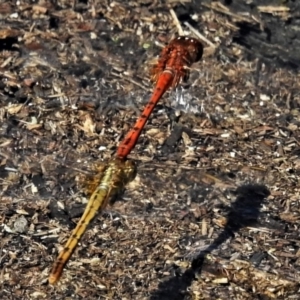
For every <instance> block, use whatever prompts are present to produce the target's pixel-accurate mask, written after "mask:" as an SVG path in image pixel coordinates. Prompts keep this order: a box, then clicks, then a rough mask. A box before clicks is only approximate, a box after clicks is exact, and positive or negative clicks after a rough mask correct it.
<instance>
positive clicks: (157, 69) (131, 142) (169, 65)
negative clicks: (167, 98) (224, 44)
mask: <svg viewBox="0 0 300 300" xmlns="http://www.w3.org/2000/svg"><path fill="white" fill-rule="evenodd" d="M202 54H203V46H202V44H201V43H200V41H198V40H196V39H193V38H189V37H177V38H175V39H174V40H172V41H171V42H170V44H169V45H167V46H166V47H165V48H164V49H163V50H162V52H161V55H160V58H159V60H158V63H157V64H156V66H154V68H153V70H152V76H151V79H152V80H153V81H154V82H155V88H154V92H153V94H152V96H151V98H150V100H149V102H148V104H147V105H146V107H145V109H144V111H143V113H142V115H141V116H140V117H139V119H138V120H137V121H136V123H135V125H134V127H133V128H132V129H131V130H130V131H129V132H128V134H127V135H126V137H125V139H124V140H123V141H122V142H121V144H120V145H119V148H118V150H117V157H119V158H122V159H125V158H126V157H127V156H128V154H129V153H130V152H131V151H132V149H133V148H134V146H135V144H136V143H137V140H138V138H139V136H140V134H141V132H142V130H143V128H144V126H145V124H146V122H147V120H148V119H149V117H150V115H151V113H152V111H153V109H154V108H155V106H156V104H157V103H158V101H159V100H160V99H161V97H162V96H163V95H164V93H165V92H166V91H167V90H168V88H169V87H173V88H174V87H176V86H177V85H178V84H179V82H180V80H181V79H182V78H183V79H186V78H187V77H188V74H189V71H188V67H190V66H191V65H192V64H193V63H194V62H196V61H198V60H200V59H201V57H202Z"/></svg>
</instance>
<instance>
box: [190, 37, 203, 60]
mask: <svg viewBox="0 0 300 300" xmlns="http://www.w3.org/2000/svg"><path fill="white" fill-rule="evenodd" d="M189 44H190V45H189V54H190V57H191V61H192V62H193V63H194V62H197V61H199V60H200V59H201V58H202V55H203V45H202V44H201V42H200V41H198V40H196V39H190V40H189Z"/></svg>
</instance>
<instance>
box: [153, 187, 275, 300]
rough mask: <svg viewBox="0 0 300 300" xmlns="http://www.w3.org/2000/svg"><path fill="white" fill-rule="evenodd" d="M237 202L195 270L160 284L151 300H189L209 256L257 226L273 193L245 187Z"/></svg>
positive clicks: (196, 261) (194, 265) (195, 263)
mask: <svg viewBox="0 0 300 300" xmlns="http://www.w3.org/2000/svg"><path fill="white" fill-rule="evenodd" d="M236 194H237V198H236V201H235V202H233V203H232V205H231V207H230V210H229V212H228V214H227V224H226V225H225V227H224V230H223V231H222V232H221V233H220V234H219V236H218V237H217V238H216V239H215V240H214V241H213V242H212V244H211V245H209V246H208V247H207V248H206V249H204V250H203V251H201V252H200V253H198V254H197V256H196V257H195V258H194V259H193V260H192V263H191V267H190V268H189V269H187V270H186V271H185V272H184V273H183V274H182V275H179V276H176V275H175V276H174V277H172V278H170V279H168V280H166V281H163V282H161V283H160V284H159V286H158V289H157V290H155V291H154V292H153V293H152V294H151V295H150V298H149V299H151V300H158V299H159V300H171V299H172V300H183V299H186V297H187V296H188V295H187V292H186V291H187V288H188V287H190V286H191V284H192V282H193V280H196V279H195V276H196V275H198V274H200V273H201V271H202V267H203V263H204V259H205V256H206V255H207V254H210V253H211V252H212V251H213V250H215V249H217V248H218V247H219V246H220V245H222V244H223V243H224V242H225V241H226V240H227V239H228V238H230V237H234V234H235V232H238V231H239V230H240V229H241V228H243V227H247V226H251V225H254V224H255V223H256V222H257V219H258V217H259V214H260V208H261V206H262V204H263V202H264V200H265V199H266V198H267V197H268V196H269V195H270V191H269V190H268V189H267V188H266V186H264V185H258V184H248V185H242V186H240V187H238V188H237V190H236Z"/></svg>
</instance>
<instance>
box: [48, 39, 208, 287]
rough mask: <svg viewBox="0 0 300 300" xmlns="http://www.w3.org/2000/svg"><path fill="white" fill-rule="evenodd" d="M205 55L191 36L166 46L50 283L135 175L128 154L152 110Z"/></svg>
mask: <svg viewBox="0 0 300 300" xmlns="http://www.w3.org/2000/svg"><path fill="white" fill-rule="evenodd" d="M202 54H203V46H202V44H201V43H200V42H199V41H198V40H196V39H193V38H188V37H177V38H175V39H174V40H172V41H171V43H170V44H169V45H168V46H166V47H165V48H164V49H163V51H162V53H161V57H160V59H159V60H158V63H157V65H156V66H155V67H154V68H153V70H152V80H153V81H154V82H156V86H155V89H154V92H153V95H152V97H151V98H150V101H149V103H148V104H147V105H146V107H145V109H144V111H143V113H142V115H141V117H140V118H139V119H138V120H137V122H136V124H135V125H134V127H133V129H132V130H131V131H130V132H129V133H128V134H127V136H126V137H125V139H124V140H123V142H122V143H121V144H120V146H119V148H118V150H117V154H116V158H115V159H113V160H111V161H110V162H109V163H108V164H107V165H106V166H105V167H104V168H103V169H102V171H101V172H100V173H101V174H100V176H99V178H98V181H97V182H96V183H95V184H94V187H93V192H92V193H91V195H90V200H89V202H88V204H87V206H86V209H85V212H84V214H83V215H82V217H81V219H80V221H79V223H78V224H77V226H76V228H75V230H74V231H73V233H72V235H71V237H70V238H69V240H68V241H67V243H66V245H65V247H64V249H63V250H62V251H61V253H60V254H59V256H58V258H57V259H56V261H55V263H54V266H53V268H52V271H51V273H50V276H49V282H50V283H51V284H54V283H56V282H57V281H58V280H59V278H60V276H61V274H62V271H63V268H64V266H65V265H66V263H67V262H68V260H69V259H70V257H71V255H72V253H73V252H74V250H75V248H76V246H77V244H78V242H79V240H80V239H81V237H82V236H83V234H84V232H85V231H86V229H87V227H88V225H89V224H90V222H91V221H92V220H93V219H94V218H95V216H96V215H97V212H98V211H102V210H103V209H104V208H105V207H106V205H107V203H108V201H109V198H110V197H111V196H113V195H115V194H117V193H118V191H119V190H121V189H122V188H123V187H124V186H125V185H126V184H127V183H128V182H129V181H131V180H132V179H133V178H134V176H135V173H136V170H135V166H134V163H133V162H131V161H129V160H127V156H128V154H129V153H130V152H131V150H132V149H133V148H134V146H135V144H136V143H137V140H138V138H139V136H140V134H141V131H142V130H143V128H144V126H145V124H146V122H147V120H148V119H149V117H150V114H151V112H152V111H153V109H154V107H155V106H156V104H157V103H158V101H159V100H160V98H161V97H162V96H163V94H164V93H165V92H166V91H167V89H168V88H169V87H176V86H177V85H178V84H179V82H180V80H181V79H187V77H188V67H190V66H191V65H192V63H194V62H196V61H198V60H200V59H201V57H202Z"/></svg>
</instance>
